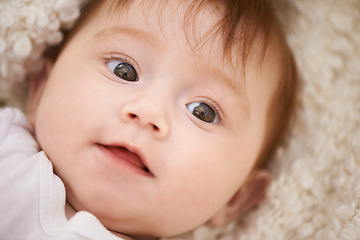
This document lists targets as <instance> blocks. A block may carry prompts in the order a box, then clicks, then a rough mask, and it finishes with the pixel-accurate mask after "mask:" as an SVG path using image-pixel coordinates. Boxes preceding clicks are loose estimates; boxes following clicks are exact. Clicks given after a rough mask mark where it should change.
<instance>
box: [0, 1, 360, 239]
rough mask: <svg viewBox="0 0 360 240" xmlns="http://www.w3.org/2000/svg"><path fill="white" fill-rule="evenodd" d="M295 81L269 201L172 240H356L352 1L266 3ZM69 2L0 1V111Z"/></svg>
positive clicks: (358, 71) (359, 232)
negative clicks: (291, 117) (277, 22)
mask: <svg viewBox="0 0 360 240" xmlns="http://www.w3.org/2000/svg"><path fill="white" fill-rule="evenodd" d="M273 2H274V4H275V6H276V9H277V11H278V15H279V17H280V19H281V22H282V23H283V25H284V28H285V29H286V33H287V36H288V41H289V43H290V45H291V47H292V49H293V51H294V54H295V57H296V60H297V62H298V65H299V68H300V74H301V77H302V85H301V89H299V92H300V94H299V98H298V104H297V119H296V121H295V122H294V123H293V126H292V130H291V132H290V133H289V134H288V139H287V141H285V142H284V144H283V145H282V146H281V147H280V148H279V149H278V151H277V154H276V156H275V158H274V160H273V161H272V163H271V164H270V165H269V168H270V170H271V171H272V174H273V178H274V181H273V184H272V186H271V189H270V191H269V193H268V198H267V199H266V200H265V202H264V203H262V204H261V205H260V206H258V208H256V209H254V210H252V211H250V212H249V213H248V214H246V215H245V216H244V217H243V218H242V219H240V220H239V221H238V222H234V223H231V224H229V225H227V226H225V227H223V228H218V229H213V228H210V227H207V226H203V227H200V228H198V229H196V230H194V231H193V232H191V233H189V234H185V235H183V236H181V237H177V238H172V239H177V240H180V239H181V240H185V239H191V240H211V239H222V240H233V239H238V240H242V239H246V240H251V239H254V240H260V239H274V240H281V239H286V240H287V239H292V240H293V239H319V240H323V239H345V240H348V239H349V240H350V239H360V1H359V0H341V1H339V0H273ZM79 5H80V1H75V0H0V104H1V105H5V104H6V105H16V106H21V100H19V99H21V97H22V96H23V95H24V94H23V93H22V90H21V89H23V88H24V87H23V86H25V85H26V83H25V82H24V76H25V74H26V73H28V72H29V71H31V70H33V69H36V68H37V67H38V66H39V64H41V61H40V60H39V58H40V54H41V52H42V51H43V50H44V48H45V47H46V46H47V45H51V44H55V43H57V42H59V41H61V40H62V35H61V32H60V31H59V29H60V28H66V27H71V24H72V23H73V21H74V20H75V19H76V18H77V17H78V15H79Z"/></svg>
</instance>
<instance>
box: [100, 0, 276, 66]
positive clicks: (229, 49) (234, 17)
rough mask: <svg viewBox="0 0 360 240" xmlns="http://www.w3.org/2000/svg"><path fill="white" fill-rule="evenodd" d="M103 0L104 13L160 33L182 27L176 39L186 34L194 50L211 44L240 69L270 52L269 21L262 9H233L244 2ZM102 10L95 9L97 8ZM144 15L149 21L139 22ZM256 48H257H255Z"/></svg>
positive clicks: (226, 61) (218, 52)
mask: <svg viewBox="0 0 360 240" xmlns="http://www.w3.org/2000/svg"><path fill="white" fill-rule="evenodd" d="M100 2H101V5H106V7H105V9H106V10H105V11H104V12H102V14H106V15H107V16H108V17H118V18H120V19H127V20H129V21H131V22H133V25H136V24H138V25H143V24H144V23H146V24H148V25H156V26H158V30H159V31H158V33H159V34H164V35H169V34H168V33H169V32H171V31H172V30H173V32H176V30H177V29H181V30H182V31H181V32H180V34H181V36H179V35H177V36H176V38H181V37H185V38H186V41H187V43H188V44H189V46H190V47H191V48H192V49H193V51H194V52H196V51H199V50H202V48H206V47H207V49H206V51H205V52H208V53H213V52H214V51H215V53H214V54H216V55H223V56H222V57H223V58H224V62H225V64H226V65H228V64H232V65H234V66H235V67H236V68H237V69H238V68H239V67H238V66H239V65H244V63H245V62H246V61H247V60H248V58H251V57H256V56H254V55H257V54H259V53H260V55H263V54H264V53H263V52H265V51H266V42H267V40H268V38H269V36H267V35H269V33H268V32H269V31H268V30H267V29H266V26H265V25H267V24H268V23H266V21H265V19H263V20H261V18H259V17H258V16H257V14H258V12H256V10H254V9H252V8H251V7H247V6H242V7H240V9H237V10H236V11H233V9H232V8H234V7H235V6H239V5H242V4H241V2H243V1H238V2H239V4H236V3H235V5H232V4H230V2H232V1H216V4H215V3H214V1H209V0H184V1H167V0H152V1H147V0H137V1H129V0H123V1H116V0H108V1H100ZM250 5H251V4H250ZM254 5H256V4H254ZM253 8H254V7H253ZM99 9H100V8H95V9H94V11H99ZM260 12H261V11H260ZM260 12H259V13H260ZM135 16H136V17H135ZM141 17H143V18H144V19H145V21H141V22H138V23H137V22H136V20H140V19H141ZM259 19H260V20H259ZM254 48H255V50H256V51H252V50H253V49H254Z"/></svg>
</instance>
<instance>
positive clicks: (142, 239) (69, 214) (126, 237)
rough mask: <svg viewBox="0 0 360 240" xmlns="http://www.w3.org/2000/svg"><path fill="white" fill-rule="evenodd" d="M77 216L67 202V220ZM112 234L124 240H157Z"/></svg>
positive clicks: (154, 239)
mask: <svg viewBox="0 0 360 240" xmlns="http://www.w3.org/2000/svg"><path fill="white" fill-rule="evenodd" d="M75 214H76V210H75V209H74V208H72V207H71V205H70V204H69V203H68V202H67V201H66V203H65V215H66V218H67V219H68V220H69V219H70V218H72V217H73V216H74V215H75ZM110 232H111V233H112V234H114V235H115V236H117V237H120V238H122V239H124V240H156V239H157V238H147V237H139V238H135V239H134V238H131V237H129V236H126V235H124V234H121V233H118V232H113V231H110Z"/></svg>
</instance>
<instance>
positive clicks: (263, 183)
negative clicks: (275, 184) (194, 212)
mask: <svg viewBox="0 0 360 240" xmlns="http://www.w3.org/2000/svg"><path fill="white" fill-rule="evenodd" d="M254 171H255V172H253V173H251V174H250V176H249V178H248V179H247V181H246V182H245V184H244V185H243V186H241V188H240V189H239V190H238V191H237V192H236V193H235V195H234V196H233V197H232V199H231V200H230V201H229V202H228V203H227V204H226V205H225V206H224V207H223V208H222V209H220V211H219V212H218V213H217V214H216V215H215V216H214V217H212V218H211V219H210V222H209V223H210V224H212V225H214V226H222V225H224V224H226V223H228V222H230V221H232V220H235V219H236V218H238V217H239V216H241V215H242V214H243V213H245V212H246V211H247V210H249V209H250V208H252V207H253V206H255V205H256V204H258V203H259V202H260V201H262V200H263V199H264V198H265V196H266V192H267V189H268V187H269V185H270V183H271V175H270V173H269V171H267V170H265V169H257V170H254Z"/></svg>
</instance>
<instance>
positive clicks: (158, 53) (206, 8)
mask: <svg viewBox="0 0 360 240" xmlns="http://www.w3.org/2000/svg"><path fill="white" fill-rule="evenodd" d="M295 92H296V69H295V64H294V61H293V58H292V55H291V53H290V51H289V48H288V46H287V44H286V42H285V39H284V36H283V35H282V33H281V31H280V29H279V26H278V24H277V22H276V19H275V16H274V13H273V11H272V8H271V7H270V6H269V2H268V1H266V0H233V1H210V0H183V1H165V0H153V1H147V0H135V1H126V0H122V1H119V0H118V1H117V0H106V1H104V0H94V1H91V3H90V4H89V5H88V6H87V8H86V9H85V12H84V13H83V14H82V17H81V19H80V20H79V22H78V23H77V25H76V26H75V28H74V29H73V30H72V31H71V32H70V33H69V35H68V37H67V39H66V41H65V43H64V45H63V47H62V48H61V50H60V52H59V54H58V55H56V56H55V57H54V58H53V60H51V59H49V60H47V61H46V64H45V67H44V69H43V70H42V72H40V73H39V74H37V75H35V76H33V77H32V79H31V82H30V94H29V101H28V114H27V119H26V118H25V117H24V116H23V115H22V114H21V113H20V112H19V111H17V110H14V109H9V108H8V109H4V110H2V111H1V114H0V115H1V120H0V158H1V160H0V169H1V173H0V190H1V201H0V202H1V203H0V204H1V205H0V213H1V215H2V219H1V225H0V238H1V239H152V238H155V239H156V238H158V237H165V236H174V235H177V234H181V233H184V232H186V231H189V230H191V229H194V228H196V227H198V226H200V225H202V224H204V223H209V224H213V225H216V226H219V225H222V224H225V223H227V222H229V221H231V220H234V219H236V218H237V217H238V216H240V215H241V214H242V213H244V211H246V210H248V209H249V208H251V207H252V206H254V205H256V204H257V203H259V202H260V201H261V200H262V199H263V198H264V196H265V193H266V190H267V188H268V186H269V183H270V181H271V177H270V174H269V173H268V171H267V170H266V169H264V168H263V166H264V164H265V163H266V161H267V160H269V158H270V156H271V153H272V152H273V150H274V148H275V146H276V145H277V144H278V142H279V140H280V139H281V137H282V136H283V133H284V131H285V129H286V127H287V125H288V122H289V119H290V116H291V115H292V110H293V105H294V99H295ZM32 129H34V130H32ZM32 131H33V132H34V137H35V139H36V142H35V140H33V138H32ZM38 149H40V150H41V151H40V152H39V150H38Z"/></svg>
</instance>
